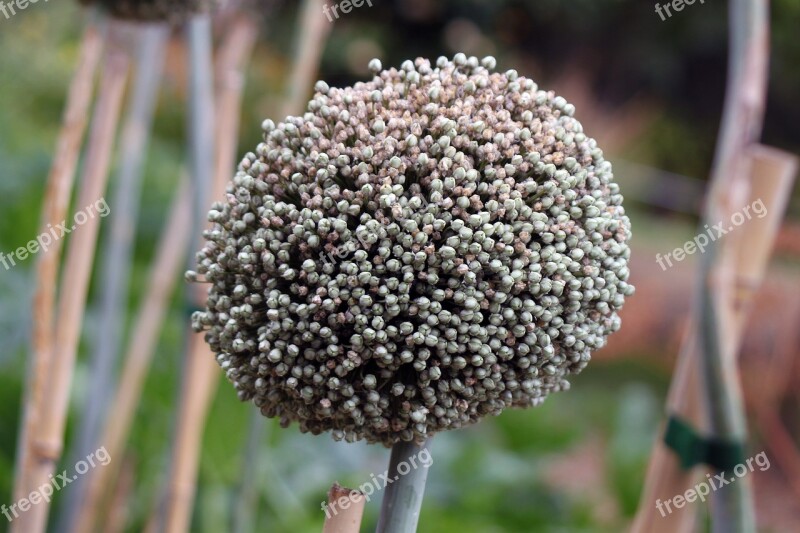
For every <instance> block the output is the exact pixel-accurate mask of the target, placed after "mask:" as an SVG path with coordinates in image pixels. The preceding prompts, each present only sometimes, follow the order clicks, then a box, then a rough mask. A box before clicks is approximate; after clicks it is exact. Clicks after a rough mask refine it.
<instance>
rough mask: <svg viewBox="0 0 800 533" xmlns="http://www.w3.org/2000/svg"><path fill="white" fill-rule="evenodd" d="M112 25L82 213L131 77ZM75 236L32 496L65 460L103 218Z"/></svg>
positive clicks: (29, 518)
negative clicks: (72, 390)
mask: <svg viewBox="0 0 800 533" xmlns="http://www.w3.org/2000/svg"><path fill="white" fill-rule="evenodd" d="M116 25H117V23H112V28H111V31H112V33H111V35H112V41H111V42H110V43H109V44H110V46H109V50H108V52H107V54H106V58H105V64H104V71H103V77H102V80H101V82H100V90H99V97H98V101H97V106H96V108H95V111H94V118H93V121H92V126H91V128H92V129H91V133H90V137H89V145H88V151H87V155H86V167H85V169H84V175H83V180H82V183H81V190H80V193H79V195H78V208H79V209H84V208H86V206H89V205H91V204H93V203H94V202H96V201H97V200H99V199H100V198H102V197H103V193H104V191H105V188H106V182H107V181H108V174H109V166H110V163H111V153H112V151H113V147H114V139H115V137H116V129H117V123H118V121H119V113H120V107H121V103H122V96H123V94H124V90H125V80H126V78H127V73H128V56H127V53H126V52H125V51H124V45H122V43H121V42H120V41H119V40H117V39H119V38H122V37H124V35H122V34H124V33H125V32H124V31H119V30H122V28H116V30H117V31H115V28H114V26H116ZM115 34H116V35H115ZM75 229H76V231H75V232H74V234H72V239H71V242H70V247H69V251H68V254H67V260H66V266H65V269H64V280H63V281H64V283H63V291H62V293H61V295H60V300H59V306H58V317H59V320H58V321H57V323H56V330H55V346H58V347H59V350H60V351H59V353H58V354H55V353H54V354H53V356H52V360H51V361H50V364H49V366H50V368H49V369H48V374H47V376H48V377H47V389H46V390H47V394H48V396H47V398H43V400H46V401H47V409H43V411H42V413H41V421H40V423H39V424H38V427H37V428H36V434H35V436H34V437H33V439H34V441H33V449H32V451H31V462H32V464H33V469H32V471H31V473H30V477H29V478H28V479H27V480H26V481H27V487H26V489H30V490H31V491H32V490H33V489H34V488H36V487H40V486H42V485H46V484H48V483H50V476H51V475H53V473H54V472H55V468H56V465H57V464H58V461H59V459H60V458H61V452H62V447H63V440H64V429H65V426H66V421H67V414H68V410H69V395H70V387H71V385H72V374H73V371H74V366H75V359H76V356H77V351H78V342H79V340H80V330H81V325H82V322H83V320H82V319H83V313H84V308H85V305H86V296H87V292H88V289H89V280H90V277H91V272H92V260H93V258H94V251H95V245H96V241H97V234H98V231H99V229H100V218H99V217H98V216H97V214H96V213H95V216H94V217H88V219H87V220H86V223H85V224H83V225H82V226H80V227H79V228H75ZM49 508H50V505H49V502H46V501H45V502H42V503H40V504H39V505H36V506H33V507H32V508H31V510H30V511H29V512H27V513H25V514H24V515H21V516H20V518H19V519H17V520H16V521H14V522H13V523H12V531H20V532H23V531H24V532H25V533H36V532H42V531H44V530H45V527H46V524H47V515H48V511H49Z"/></svg>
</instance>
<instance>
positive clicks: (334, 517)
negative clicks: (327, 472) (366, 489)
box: [322, 483, 367, 533]
mask: <svg viewBox="0 0 800 533" xmlns="http://www.w3.org/2000/svg"><path fill="white" fill-rule="evenodd" d="M366 504H367V500H366V497H365V496H364V494H363V493H361V492H359V491H357V490H353V489H348V488H345V487H342V486H341V485H339V484H338V483H334V484H333V486H332V487H331V490H329V491H328V505H327V506H326V510H325V525H324V526H323V528H322V533H358V532H359V530H360V529H361V519H362V517H363V516H364V507H365V506H366Z"/></svg>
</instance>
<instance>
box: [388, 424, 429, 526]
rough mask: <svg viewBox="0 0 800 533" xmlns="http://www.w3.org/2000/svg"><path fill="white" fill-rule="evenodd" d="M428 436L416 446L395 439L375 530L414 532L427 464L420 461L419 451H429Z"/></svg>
mask: <svg viewBox="0 0 800 533" xmlns="http://www.w3.org/2000/svg"><path fill="white" fill-rule="evenodd" d="M429 443H430V439H429V440H428V441H426V442H425V443H424V444H422V445H419V444H415V443H413V442H398V443H397V444H395V445H394V446H393V447H392V456H391V459H390V460H389V481H390V483H389V485H387V486H386V489H385V491H384V495H383V502H382V503H381V516H380V519H379V520H378V528H377V530H376V532H377V533H415V532H416V530H417V522H419V512H420V509H421V508H422V498H423V496H424V495H425V481H426V480H427V479H428V468H427V466H429V465H423V464H421V463H420V461H419V457H418V456H419V454H420V453H421V452H422V451H423V450H428V445H429Z"/></svg>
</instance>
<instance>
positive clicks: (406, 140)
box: [193, 54, 633, 446]
mask: <svg viewBox="0 0 800 533" xmlns="http://www.w3.org/2000/svg"><path fill="white" fill-rule="evenodd" d="M494 66H495V60H494V59H493V58H485V59H484V60H483V61H480V62H479V61H478V59H477V58H474V57H469V58H467V57H466V56H465V55H464V54H457V55H456V56H455V58H454V59H453V60H452V61H450V60H447V59H446V58H439V60H438V61H437V62H436V65H431V63H430V62H429V61H427V60H425V59H417V60H416V61H414V62H412V61H406V62H404V63H403V64H402V66H401V68H400V69H399V70H397V69H394V68H392V69H389V70H382V68H381V65H380V62H379V61H377V60H373V61H372V62H371V63H370V67H371V69H372V71H373V72H374V73H375V76H374V78H373V80H372V81H369V82H366V83H356V84H355V85H354V86H353V87H346V88H342V89H338V88H332V87H329V86H328V85H327V84H326V83H324V82H318V83H317V86H316V94H315V96H314V98H313V100H311V102H310V103H309V105H308V111H307V112H306V113H305V114H304V115H303V116H302V117H288V118H287V119H286V120H285V122H282V123H280V124H277V125H276V124H274V123H273V122H272V121H269V120H267V121H265V122H264V124H263V128H264V142H263V143H261V144H259V145H258V147H257V148H256V150H255V152H254V153H248V154H247V155H246V156H245V157H244V159H243V160H242V162H241V164H240V166H239V170H238V172H237V173H236V176H235V177H234V179H233V182H232V183H231V184H229V186H228V190H227V198H226V199H225V201H223V202H220V203H216V204H215V205H214V206H213V208H212V210H211V212H210V213H209V220H210V221H211V222H212V223H213V224H212V226H213V227H212V228H211V229H210V230H209V231H207V232H206V234H205V236H206V239H207V243H206V245H205V247H204V248H203V250H201V251H200V252H199V254H198V261H199V267H198V268H199V273H200V274H201V275H202V276H203V277H204V278H205V281H206V282H208V283H209V284H210V289H209V296H208V302H207V309H206V310H205V311H204V312H198V313H196V314H195V315H194V317H193V322H194V326H195V328H196V329H197V330H206V339H207V341H208V342H209V344H210V346H211V347H212V349H213V350H214V351H215V352H216V353H217V354H218V356H217V359H218V361H219V364H220V365H221V366H222V368H223V369H224V370H225V372H226V374H227V377H228V379H229V380H230V381H232V382H233V384H234V386H235V387H236V389H237V390H238V392H239V396H240V398H241V399H242V400H252V401H253V402H254V403H255V405H257V406H258V407H259V408H260V409H261V412H262V413H263V414H264V415H265V416H268V417H280V419H281V422H282V423H283V424H284V425H287V424H289V423H290V422H292V421H296V422H298V423H299V426H300V429H301V430H302V431H309V432H312V433H314V434H317V433H320V432H323V431H332V432H333V436H334V438H337V439H341V438H344V439H346V440H348V441H352V440H358V439H365V440H367V441H369V442H380V443H383V444H384V445H387V446H389V445H392V444H393V443H395V442H397V441H399V440H404V441H410V440H416V441H421V440H423V439H425V438H426V436H429V435H431V434H433V433H435V432H438V431H442V430H446V429H453V428H459V427H463V426H465V425H468V424H471V423H474V422H477V421H478V420H480V419H481V418H482V417H484V416H486V415H495V414H498V413H500V412H501V411H502V410H503V409H505V408H508V407H512V406H516V407H528V406H532V405H537V404H539V403H540V402H541V401H543V400H544V399H545V397H546V396H547V395H548V394H550V393H551V392H554V391H559V390H565V389H567V388H568V386H569V384H568V382H567V380H566V377H567V376H568V375H570V374H575V373H577V372H578V371H580V370H581V369H582V368H583V367H584V366H585V365H586V363H587V361H589V358H590V353H591V352H592V350H596V349H598V348H600V347H602V346H603V345H604V343H605V340H606V337H607V336H608V335H609V334H610V333H612V332H614V331H616V330H617V329H618V328H619V326H620V320H619V317H618V316H617V311H618V310H619V309H620V308H621V307H622V304H623V302H624V299H625V296H626V295H629V294H632V293H633V287H632V286H631V285H630V284H629V283H628V282H627V280H628V257H629V253H630V252H629V249H628V246H627V244H626V243H627V241H628V239H629V237H630V223H629V220H628V218H627V217H626V216H625V211H624V209H623V207H622V196H621V195H620V193H619V187H618V186H617V184H616V183H614V182H613V179H612V173H611V164H610V163H609V162H607V161H606V160H605V159H603V153H602V151H601V150H600V149H599V148H598V147H597V144H596V143H595V141H594V139H591V138H589V137H587V136H586V135H585V134H584V133H583V128H582V127H581V124H580V123H579V122H578V121H577V120H575V119H574V118H573V116H572V115H573V111H574V108H573V106H572V105H570V104H568V103H567V102H566V101H565V100H564V99H563V98H561V97H557V96H555V95H554V94H553V93H552V92H545V91H540V90H538V88H537V86H536V84H535V83H534V82H533V81H531V80H529V79H526V78H524V77H521V76H519V75H517V73H516V72H515V71H513V70H510V71H508V72H506V73H498V72H493V69H494ZM193 275H194V274H193Z"/></svg>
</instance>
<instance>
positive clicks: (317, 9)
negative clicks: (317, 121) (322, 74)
mask: <svg viewBox="0 0 800 533" xmlns="http://www.w3.org/2000/svg"><path fill="white" fill-rule="evenodd" d="M324 5H325V0H303V7H302V11H301V14H300V17H301V19H300V28H301V31H299V32H298V33H297V37H296V41H295V60H294V66H293V69H292V74H291V77H290V78H289V84H288V85H287V93H286V102H285V103H284V109H283V112H282V115H283V116H287V115H291V114H293V113H301V112H302V110H303V109H305V105H306V102H307V101H308V93H309V91H310V89H311V87H312V86H313V84H314V77H315V76H316V75H317V71H318V70H319V64H320V61H321V59H322V52H323V51H324V49H325V42H326V40H327V38H328V34H329V33H330V31H331V23H330V22H328V21H327V19H326V18H325V16H324V12H323V9H322V8H323V7H324Z"/></svg>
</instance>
